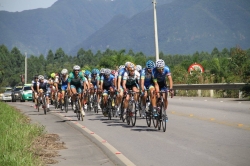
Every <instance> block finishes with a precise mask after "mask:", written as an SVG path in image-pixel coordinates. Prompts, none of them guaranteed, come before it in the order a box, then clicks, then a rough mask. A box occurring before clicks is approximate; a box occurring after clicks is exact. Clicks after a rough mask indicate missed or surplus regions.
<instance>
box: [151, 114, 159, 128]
mask: <svg viewBox="0 0 250 166" xmlns="http://www.w3.org/2000/svg"><path fill="white" fill-rule="evenodd" d="M152 121H153V125H154V128H157V127H158V116H154V115H152Z"/></svg>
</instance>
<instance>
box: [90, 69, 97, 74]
mask: <svg viewBox="0 0 250 166" xmlns="http://www.w3.org/2000/svg"><path fill="white" fill-rule="evenodd" d="M91 73H92V74H98V73H99V72H98V69H93V70H92V72H91Z"/></svg>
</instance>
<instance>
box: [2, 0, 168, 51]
mask: <svg viewBox="0 0 250 166" xmlns="http://www.w3.org/2000/svg"><path fill="white" fill-rule="evenodd" d="M158 1H159V4H165V3H168V2H170V1H172V0H158ZM150 4H151V0H147V1H145V0H136V1H134V0H126V1H124V0H93V1H90V0H58V1H57V2H56V3H54V4H53V5H52V6H51V7H49V8H46V9H34V10H27V11H22V12H6V11H0V20H1V21H0V44H4V45H6V46H7V47H8V48H9V49H12V48H13V47H14V46H16V47H18V48H19V49H20V50H21V52H25V51H26V52H27V53H28V54H34V55H39V54H41V53H42V54H47V52H48V50H49V49H52V50H53V51H55V50H57V49H58V48H60V47H61V48H63V50H64V51H65V52H69V51H70V50H71V49H72V47H75V46H76V45H78V44H79V43H81V42H82V41H83V40H85V39H86V38H87V37H88V36H90V35H91V34H93V33H94V32H96V31H97V30H99V29H100V28H101V27H103V26H104V25H105V24H107V23H108V22H109V21H110V20H111V19H112V18H113V17H114V16H116V15H119V14H122V15H125V16H126V17H128V18H130V17H131V16H133V15H134V14H137V13H139V12H141V11H144V10H145V9H148V8H147V6H149V5H150Z"/></svg>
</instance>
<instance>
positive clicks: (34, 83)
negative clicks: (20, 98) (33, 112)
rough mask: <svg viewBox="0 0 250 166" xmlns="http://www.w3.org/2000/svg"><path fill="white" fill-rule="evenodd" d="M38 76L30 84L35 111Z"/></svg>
mask: <svg viewBox="0 0 250 166" xmlns="http://www.w3.org/2000/svg"><path fill="white" fill-rule="evenodd" d="M38 81H39V79H38V76H37V75H35V76H34V79H33V80H32V82H31V90H32V95H33V99H34V101H35V108H36V109H37V92H38V91H37V84H38Z"/></svg>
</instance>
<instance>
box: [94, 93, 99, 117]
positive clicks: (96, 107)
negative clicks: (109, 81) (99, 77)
mask: <svg viewBox="0 0 250 166" xmlns="http://www.w3.org/2000/svg"><path fill="white" fill-rule="evenodd" d="M93 107H94V112H95V113H98V103H97V96H96V94H94V96H93Z"/></svg>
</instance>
